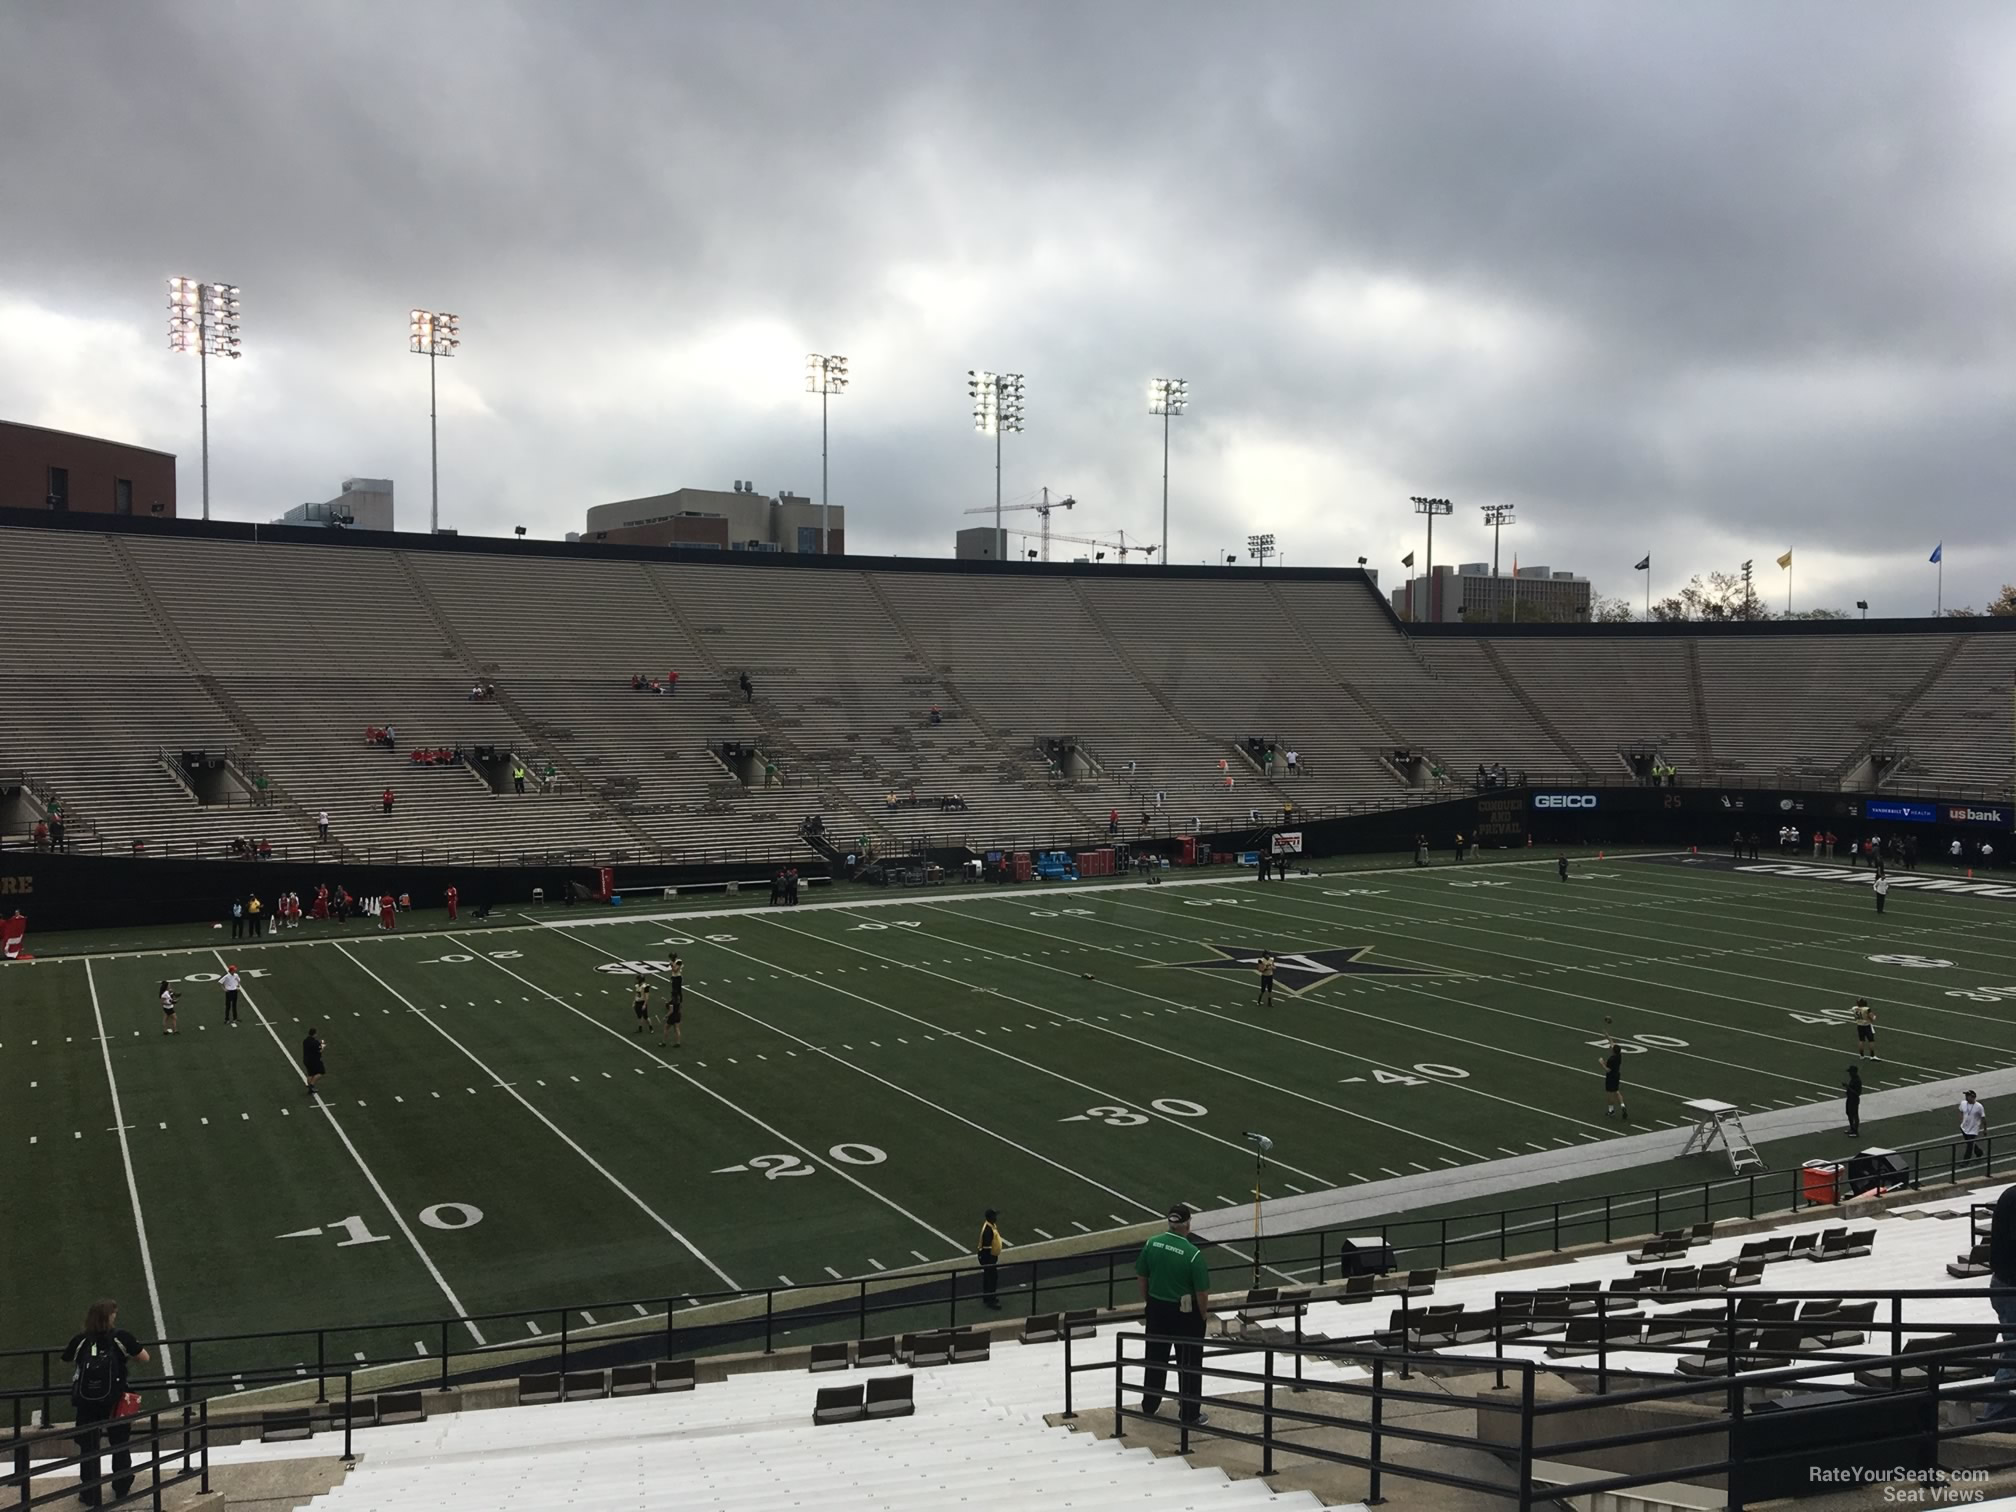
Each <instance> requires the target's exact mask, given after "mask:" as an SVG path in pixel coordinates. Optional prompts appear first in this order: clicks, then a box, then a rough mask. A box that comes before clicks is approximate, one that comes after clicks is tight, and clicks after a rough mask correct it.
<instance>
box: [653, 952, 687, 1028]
mask: <svg viewBox="0 0 2016 1512" xmlns="http://www.w3.org/2000/svg"><path fill="white" fill-rule="evenodd" d="M665 975H666V978H667V985H666V988H665V992H666V997H665V1032H664V1033H663V1034H660V1035H659V1036H658V1043H659V1044H661V1045H662V1044H664V1043H665V1041H666V1040H667V1039H668V1038H669V1039H670V1040H671V1041H672V1043H673V1044H674V1045H675V1046H676V1045H677V1044H678V1043H679V1025H680V1022H681V1021H682V1020H683V1019H684V1018H685V1016H686V1015H685V1011H684V1010H685V1007H686V963H685V962H684V961H682V960H680V959H679V957H677V956H676V955H675V956H674V957H672V959H671V960H670V961H669V962H667V963H666V966H665Z"/></svg>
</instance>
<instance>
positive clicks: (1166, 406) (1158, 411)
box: [1148, 378, 1190, 562]
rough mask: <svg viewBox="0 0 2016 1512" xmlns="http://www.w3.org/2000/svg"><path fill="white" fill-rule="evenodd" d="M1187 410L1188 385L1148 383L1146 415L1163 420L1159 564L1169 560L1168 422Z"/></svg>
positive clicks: (1171, 381) (1160, 380) (1157, 380)
mask: <svg viewBox="0 0 2016 1512" xmlns="http://www.w3.org/2000/svg"><path fill="white" fill-rule="evenodd" d="M1189 407H1190V384H1189V383H1188V381H1187V380H1185V379H1182V378H1151V379H1150V380H1149V381H1148V413H1149V414H1151V415H1160V416H1161V417H1162V560H1163V561H1165V562H1166V561H1168V560H1169V422H1170V420H1171V419H1172V418H1174V417H1175V416H1177V415H1180V414H1182V413H1183V411H1184V410H1186V409H1188V408H1189Z"/></svg>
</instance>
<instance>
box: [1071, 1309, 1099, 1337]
mask: <svg viewBox="0 0 2016 1512" xmlns="http://www.w3.org/2000/svg"><path fill="white" fill-rule="evenodd" d="M1064 1332H1065V1334H1066V1336H1068V1337H1070V1338H1073V1339H1089V1338H1092V1337H1093V1336H1094V1335H1096V1334H1097V1333H1098V1332H1099V1313H1098V1310H1097V1309H1096V1308H1091V1307H1082V1308H1079V1309H1078V1310H1077V1311H1075V1312H1067V1313H1066V1314H1064Z"/></svg>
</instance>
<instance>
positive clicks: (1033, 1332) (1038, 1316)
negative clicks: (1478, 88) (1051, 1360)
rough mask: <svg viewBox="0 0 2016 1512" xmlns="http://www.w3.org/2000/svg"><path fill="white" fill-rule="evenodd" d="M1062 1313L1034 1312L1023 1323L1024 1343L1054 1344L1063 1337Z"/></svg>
mask: <svg viewBox="0 0 2016 1512" xmlns="http://www.w3.org/2000/svg"><path fill="white" fill-rule="evenodd" d="M1063 1321H1064V1317H1063V1314H1062V1313H1033V1314H1031V1315H1030V1317H1029V1319H1028V1320H1027V1321H1026V1322H1024V1323H1023V1325H1022V1342H1023V1343H1024V1344H1054V1343H1055V1342H1056V1341H1057V1340H1058V1339H1060V1338H1062V1337H1063V1333H1062V1331H1061V1330H1062V1325H1063Z"/></svg>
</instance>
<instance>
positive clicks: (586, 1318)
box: [581, 1312, 595, 1328]
mask: <svg viewBox="0 0 2016 1512" xmlns="http://www.w3.org/2000/svg"><path fill="white" fill-rule="evenodd" d="M581 1321H582V1322H583V1323H586V1324H587V1325H588V1326H589V1327H590V1328H593V1327H595V1314H593V1313H591V1312H584V1313H583V1314H581Z"/></svg>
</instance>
